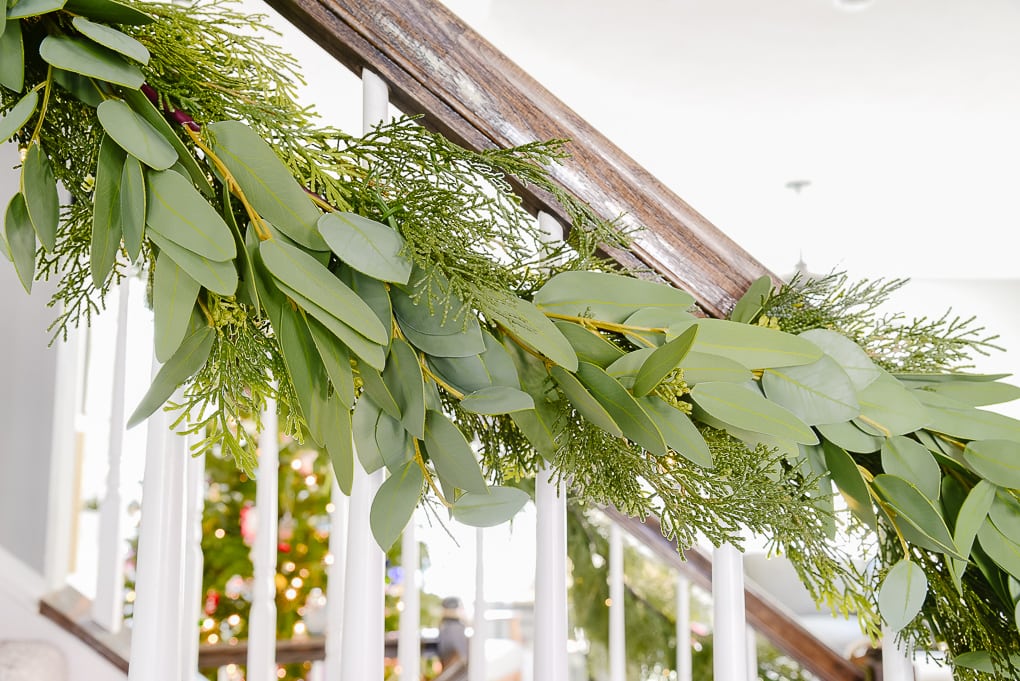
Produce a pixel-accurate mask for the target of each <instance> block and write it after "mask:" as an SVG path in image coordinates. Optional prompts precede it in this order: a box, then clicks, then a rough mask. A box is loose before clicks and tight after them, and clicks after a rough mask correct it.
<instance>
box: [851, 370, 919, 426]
mask: <svg viewBox="0 0 1020 681" xmlns="http://www.w3.org/2000/svg"><path fill="white" fill-rule="evenodd" d="M857 400H858V402H860V405H861V415H860V417H859V418H857V419H855V420H854V423H856V424H857V425H859V426H860V427H861V429H862V430H864V431H865V432H870V433H871V434H872V435H883V436H885V437H889V436H892V435H904V434H906V433H912V432H914V431H915V430H919V429H921V428H923V427H925V426H926V425H928V422H929V421H930V420H931V414H930V413H929V411H928V409H927V408H926V407H925V406H924V405H923V404H921V403H920V402H919V401H918V400H917V398H916V397H914V395H913V393H912V392H911V391H910V390H907V389H906V388H905V387H903V384H902V383H900V382H899V381H897V380H896V379H895V378H893V377H892V376H890V375H888V374H882V376H880V377H878V378H877V379H875V381H874V382H872V384H871V385H869V386H868V387H867V388H865V389H864V390H862V391H860V392H859V393H858V394H857Z"/></svg>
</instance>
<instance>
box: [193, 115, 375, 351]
mask: <svg viewBox="0 0 1020 681" xmlns="http://www.w3.org/2000/svg"><path fill="white" fill-rule="evenodd" d="M207 129H208V131H209V133H210V136H211V137H212V141H213V145H212V149H213V153H215V154H216V155H217V156H218V157H219V159H220V160H221V161H222V162H223V164H224V165H225V166H227V169H228V170H229V171H230V173H231V175H233V177H234V180H235V181H236V182H237V184H238V185H239V186H240V188H241V191H242V192H244V195H245V197H246V198H247V200H248V202H249V203H250V204H251V205H252V206H253V207H254V208H255V210H256V211H258V213H259V215H261V216H262V217H264V218H265V219H267V220H269V221H270V222H272V223H273V224H274V225H276V226H277V227H279V228H280V230H281V231H283V233H284V234H286V235H287V236H289V237H290V238H291V239H293V240H294V241H296V242H298V243H299V244H301V245H302V246H304V247H306V248H310V249H312V250H315V251H325V250H327V245H326V242H325V241H324V240H323V238H322V236H320V234H319V231H318V228H317V227H316V223H317V222H318V220H319V216H320V215H321V213H320V212H319V209H318V208H316V207H315V204H314V203H313V202H312V199H311V197H310V196H309V195H308V194H307V193H306V192H305V190H304V189H303V188H302V187H301V185H299V184H298V183H297V180H295V179H294V175H293V173H291V171H290V170H289V169H288V168H287V166H286V165H284V163H283V161H281V160H280V158H279V157H278V156H277V155H276V152H275V151H273V148H272V147H271V146H269V144H267V143H266V141H265V140H264V139H262V138H261V137H260V136H259V135H258V134H257V133H255V131H253V130H252V129H251V128H249V127H248V126H246V125H244V124H243V123H240V122H238V121H220V122H218V123H212V124H210V125H209V126H207ZM380 342H382V341H380Z"/></svg>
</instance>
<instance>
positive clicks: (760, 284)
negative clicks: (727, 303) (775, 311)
mask: <svg viewBox="0 0 1020 681" xmlns="http://www.w3.org/2000/svg"><path fill="white" fill-rule="evenodd" d="M771 292H772V277H770V276H768V275H767V274H766V275H765V276H763V277H759V278H757V279H755V280H754V283H752V284H751V285H750V286H749V287H748V288H747V291H745V292H744V295H742V296H740V300H738V301H737V304H736V305H734V306H733V311H732V312H730V321H734V322H739V323H741V324H750V323H751V322H753V321H754V318H755V317H757V316H758V313H759V312H761V308H762V304H763V303H764V302H765V299H766V298H768V296H769V294H770V293H771Z"/></svg>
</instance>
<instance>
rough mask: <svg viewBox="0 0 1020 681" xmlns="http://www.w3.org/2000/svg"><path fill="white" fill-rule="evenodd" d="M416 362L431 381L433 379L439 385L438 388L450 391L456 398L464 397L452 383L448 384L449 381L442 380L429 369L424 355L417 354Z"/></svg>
mask: <svg viewBox="0 0 1020 681" xmlns="http://www.w3.org/2000/svg"><path fill="white" fill-rule="evenodd" d="M418 364H419V365H421V371H422V373H423V374H425V375H426V376H428V377H429V378H431V379H432V380H433V381H435V382H436V384H437V385H439V387H440V388H442V389H443V390H445V391H446V392H448V393H450V394H451V395H453V396H454V397H456V398H457V399H458V400H462V399H464V393H462V392H461V391H459V390H457V389H456V388H454V387H453V386H452V385H450V384H449V383H447V382H446V381H444V380H443V379H442V378H440V377H439V376H437V375H436V374H435V373H433V371H432V369H429V367H428V365H427V364H425V357H424V356H419V357H418Z"/></svg>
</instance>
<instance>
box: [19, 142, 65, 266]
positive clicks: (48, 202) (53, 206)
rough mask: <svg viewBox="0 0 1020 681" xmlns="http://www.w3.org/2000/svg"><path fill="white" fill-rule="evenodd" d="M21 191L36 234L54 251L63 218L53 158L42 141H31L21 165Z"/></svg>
mask: <svg viewBox="0 0 1020 681" xmlns="http://www.w3.org/2000/svg"><path fill="white" fill-rule="evenodd" d="M21 193H22V194H23V195H24V196H25V208H27V209H28V216H29V218H30V219H31V220H32V226H33V227H34V228H35V234H36V236H38V237H39V242H40V243H41V244H42V246H43V248H45V249H46V250H47V251H50V252H52V251H53V249H54V248H55V247H56V243H57V224H58V223H59V221H60V199H59V198H58V197H57V178H56V177H54V175H53V168H52V167H51V166H50V158H49V156H47V155H46V152H44V151H43V149H42V146H41V145H40V144H39V142H32V144H30V145H29V147H28V151H27V152H26V154H25V161H24V164H23V165H22V167H21Z"/></svg>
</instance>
